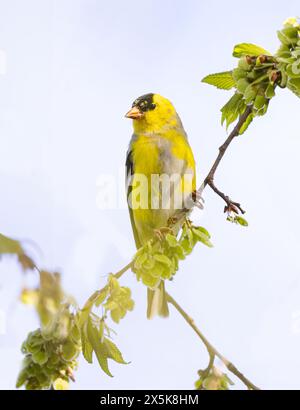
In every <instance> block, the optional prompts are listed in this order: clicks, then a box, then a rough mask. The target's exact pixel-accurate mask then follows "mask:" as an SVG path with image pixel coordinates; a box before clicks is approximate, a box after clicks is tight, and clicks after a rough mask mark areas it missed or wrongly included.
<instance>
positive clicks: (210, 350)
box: [167, 293, 260, 390]
mask: <svg viewBox="0 0 300 410" xmlns="http://www.w3.org/2000/svg"><path fill="white" fill-rule="evenodd" d="M167 301H168V302H169V303H170V304H171V305H173V306H174V308H175V309H176V310H177V311H178V312H179V313H180V314H181V316H182V317H183V318H184V320H185V321H186V322H187V323H188V324H189V325H190V326H191V328H192V329H193V330H194V332H195V333H196V334H197V335H198V336H199V338H200V339H201V341H202V342H203V343H204V345H205V347H206V349H207V351H208V354H209V357H210V362H209V365H208V370H209V369H210V368H211V367H212V365H213V360H214V358H215V356H216V357H218V358H219V359H220V360H221V361H222V362H223V363H224V365H225V366H226V367H227V369H228V370H229V371H230V372H231V373H233V374H234V375H235V376H236V377H238V378H239V379H240V380H241V381H242V382H243V383H244V384H245V385H246V386H247V387H248V389H249V390H260V389H259V388H258V387H257V386H255V385H254V384H253V383H252V382H251V381H250V380H248V379H247V378H246V377H245V376H244V375H243V374H242V373H241V372H240V371H239V370H238V369H237V368H236V367H235V366H234V364H233V363H231V362H230V361H229V360H227V359H226V358H225V357H224V356H223V355H222V354H221V353H219V352H218V351H217V349H215V348H214V346H213V345H212V344H211V343H210V342H209V341H208V340H207V339H206V337H205V336H204V335H203V333H202V332H201V331H200V330H199V329H198V327H197V326H196V325H195V322H194V320H193V319H192V318H191V317H190V316H189V315H188V314H187V313H186V312H185V311H184V310H183V309H182V307H181V306H180V305H179V304H178V303H177V302H176V300H175V299H174V298H173V297H172V296H171V295H170V294H169V293H167Z"/></svg>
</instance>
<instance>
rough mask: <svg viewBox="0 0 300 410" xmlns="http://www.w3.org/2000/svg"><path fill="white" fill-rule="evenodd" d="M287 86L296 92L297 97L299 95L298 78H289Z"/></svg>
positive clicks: (299, 82) (299, 84)
mask: <svg viewBox="0 0 300 410" xmlns="http://www.w3.org/2000/svg"><path fill="white" fill-rule="evenodd" d="M287 87H288V89H289V90H291V91H292V92H293V93H294V94H296V95H297V97H300V78H291V79H290V80H289V81H288V83H287Z"/></svg>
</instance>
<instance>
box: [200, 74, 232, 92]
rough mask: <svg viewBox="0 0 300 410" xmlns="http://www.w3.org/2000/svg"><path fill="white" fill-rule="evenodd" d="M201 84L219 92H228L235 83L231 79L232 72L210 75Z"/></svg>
mask: <svg viewBox="0 0 300 410" xmlns="http://www.w3.org/2000/svg"><path fill="white" fill-rule="evenodd" d="M202 82H203V83H206V84H210V85H213V86H215V87H217V88H220V89H221V90H230V89H231V88H233V87H234V85H235V81H234V79H233V78H232V71H224V72H222V73H216V74H210V75H208V76H206V77H204V78H203V79H202Z"/></svg>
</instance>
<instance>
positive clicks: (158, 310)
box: [147, 281, 169, 319]
mask: <svg viewBox="0 0 300 410" xmlns="http://www.w3.org/2000/svg"><path fill="white" fill-rule="evenodd" d="M147 296H148V308H147V318H148V319H152V318H153V317H154V316H155V315H159V316H161V317H167V316H169V308H168V302H167V295H166V291H165V283H164V281H161V282H160V284H159V286H158V287H157V288H156V289H154V290H152V289H149V288H148V293H147Z"/></svg>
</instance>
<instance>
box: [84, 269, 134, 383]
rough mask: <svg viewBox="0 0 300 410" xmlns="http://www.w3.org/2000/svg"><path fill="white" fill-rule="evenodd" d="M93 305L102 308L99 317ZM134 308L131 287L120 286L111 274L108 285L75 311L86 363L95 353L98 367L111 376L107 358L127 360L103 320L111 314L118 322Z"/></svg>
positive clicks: (117, 360) (118, 361)
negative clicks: (79, 309)
mask: <svg viewBox="0 0 300 410" xmlns="http://www.w3.org/2000/svg"><path fill="white" fill-rule="evenodd" d="M95 307H96V308H99V307H101V308H102V312H103V314H102V316H101V317H100V316H98V315H97V314H95V313H94V312H93V309H94V308H95ZM133 307H134V302H133V300H132V298H131V291H130V289H129V288H128V287H124V286H120V284H119V281H118V280H117V278H116V277H114V275H110V276H109V278H108V283H107V285H106V286H105V287H104V288H103V289H101V290H99V291H96V292H95V293H94V294H93V295H92V296H91V297H90V298H89V299H88V301H87V302H86V304H85V306H84V308H83V309H82V310H81V311H80V312H79V313H78V321H79V328H80V334H81V342H82V353H83V356H84V358H85V359H86V360H87V362H88V363H92V362H93V353H94V354H95V356H96V358H97V360H98V363H99V365H100V367H101V369H102V370H103V371H104V372H105V373H106V374H107V375H108V376H111V377H112V374H111V372H110V370H109V367H108V359H111V360H113V361H115V362H117V363H121V364H127V362H125V360H124V359H123V356H122V353H121V352H120V350H119V349H118V347H117V346H116V345H115V343H114V342H113V341H112V340H111V333H112V330H111V329H110V327H109V326H108V325H107V323H106V320H107V315H108V314H110V317H111V319H112V320H113V321H114V322H115V323H119V321H120V320H121V319H123V318H124V317H125V315H126V313H127V312H129V311H131V310H132V309H133Z"/></svg>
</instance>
